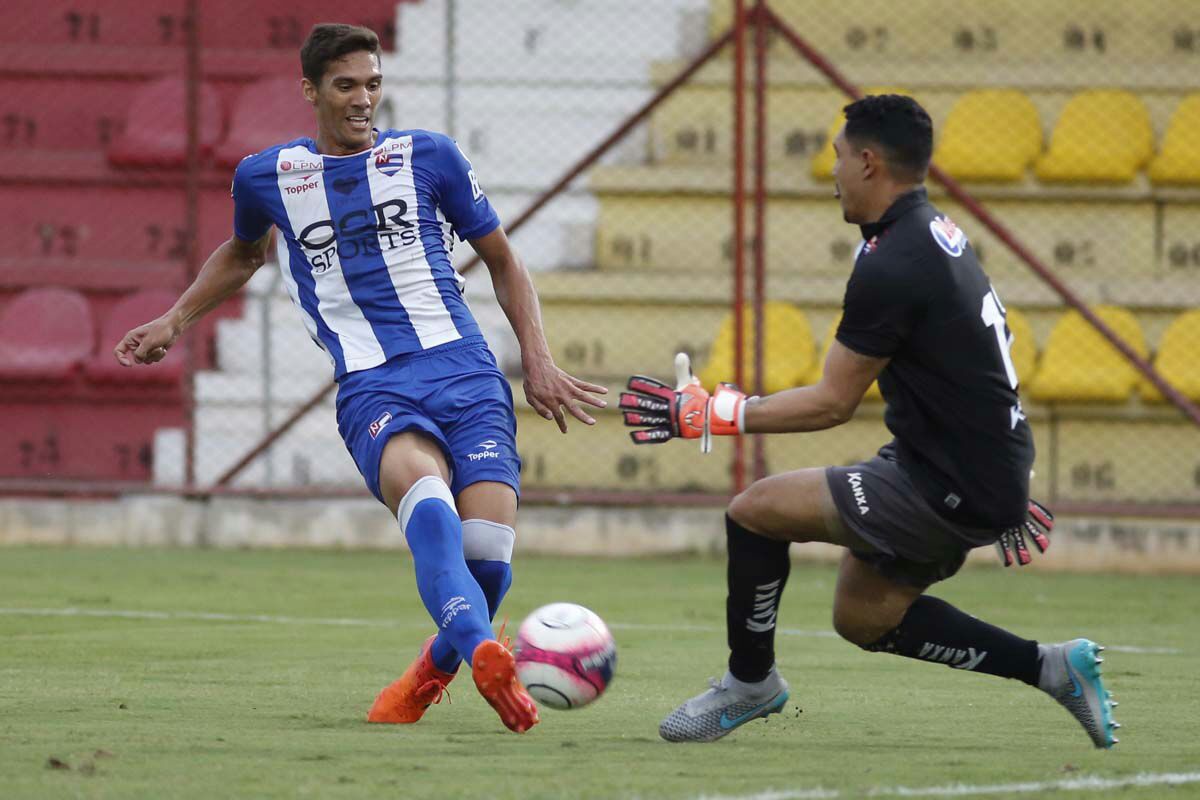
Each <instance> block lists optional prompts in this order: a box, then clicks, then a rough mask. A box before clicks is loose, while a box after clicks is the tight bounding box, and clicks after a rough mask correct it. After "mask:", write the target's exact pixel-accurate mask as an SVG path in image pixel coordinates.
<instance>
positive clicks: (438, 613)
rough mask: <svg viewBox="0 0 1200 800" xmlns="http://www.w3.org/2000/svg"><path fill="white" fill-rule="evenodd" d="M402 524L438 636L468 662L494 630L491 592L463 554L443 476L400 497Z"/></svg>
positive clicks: (419, 483)
mask: <svg viewBox="0 0 1200 800" xmlns="http://www.w3.org/2000/svg"><path fill="white" fill-rule="evenodd" d="M398 516H399V518H400V527H401V529H402V530H403V531H404V536H405V538H406V539H407V540H408V549H409V550H411V551H412V556H413V566H414V567H415V569H416V573H417V591H418V592H419V593H420V595H421V601H422V602H423V603H424V604H425V609H426V610H427V611H428V612H429V615H430V616H431V617H433V620H434V622H435V623H437V625H438V637H439V639H440V638H442V637H445V638H446V639H447V640H448V642H449V644H450V646H451V647H453V648H454V650H455V651H457V653H458V655H459V656H461V657H462V658H464V659H465V660H466V661H467V662H468V663H470V660H471V654H472V653H474V652H475V648H476V647H478V646H479V644H480V643H481V642H483V641H485V640H487V639H493V638H495V637H494V636H493V635H492V626H491V623H490V620H489V617H488V606H487V598H485V597H484V594H483V591H482V590H481V589H480V588H479V583H478V582H477V581H476V580H475V578H474V577H472V575H471V572H470V570H468V569H467V564H466V561H465V559H464V558H463V545H462V522H461V520H459V518H458V514H457V512H456V511H455V509H454V498H453V496H451V494H450V489H449V487H447V486H446V484H445V482H444V481H442V480H441V479H440V478H434V477H432V476H428V477H424V478H421V479H420V480H418V481H417V482H416V483H414V484H413V485H412V488H410V489H409V490H408V493H407V494H406V495H405V496H404V499H403V500H401V501H400V513H399V515H398Z"/></svg>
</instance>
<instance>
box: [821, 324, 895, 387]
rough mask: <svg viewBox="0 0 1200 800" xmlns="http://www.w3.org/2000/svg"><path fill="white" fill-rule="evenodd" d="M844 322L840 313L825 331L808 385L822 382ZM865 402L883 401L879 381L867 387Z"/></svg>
mask: <svg viewBox="0 0 1200 800" xmlns="http://www.w3.org/2000/svg"><path fill="white" fill-rule="evenodd" d="M841 321H842V312H840V311H839V312H838V313H837V316H835V317H834V318H833V321H832V322H830V323H829V328H828V329H827V330H826V331H825V338H824V339H822V340H821V355H820V357H819V358H817V360H816V361H814V362H813V369H812V372H811V373H809V376H808V380H807V381H805V382H806V383H810V384H811V383H817V382H818V381H820V380H821V375H822V373H823V372H824V371H825V359H827V358H829V349H830V348H831V347H833V340H834V339H835V338H836V337H837V329H838V325H839V324H841ZM863 399H864V400H882V399H883V395H882V394H881V393H880V391H879V381H872V382H871V385H870V386H869V387H867V393H866V394H865V395H863Z"/></svg>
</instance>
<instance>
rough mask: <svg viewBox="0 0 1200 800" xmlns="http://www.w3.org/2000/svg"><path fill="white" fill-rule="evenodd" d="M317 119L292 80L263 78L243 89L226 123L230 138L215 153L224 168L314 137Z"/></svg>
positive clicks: (297, 79) (293, 79)
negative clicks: (261, 151)
mask: <svg viewBox="0 0 1200 800" xmlns="http://www.w3.org/2000/svg"><path fill="white" fill-rule="evenodd" d="M315 130H316V118H315V117H314V116H313V109H312V106H311V105H309V104H308V102H307V101H306V100H305V99H304V95H303V94H301V92H300V79H299V78H297V77H295V76H286V77H278V78H264V79H262V80H261V81H255V82H254V83H251V84H249V85H247V86H246V87H245V88H243V89H242V91H241V93H240V94H239V95H238V97H237V100H236V101H235V102H234V106H233V113H232V114H231V115H230V119H229V135H228V136H227V137H225V140H224V141H223V142H221V145H220V146H219V147H218V148H217V151H216V161H217V163H218V164H220V165H221V166H223V167H236V166H237V165H238V162H239V161H241V160H242V159H243V158H245V157H246V156H248V155H250V154H251V153H257V152H259V151H260V150H265V149H266V148H268V147H271V146H273V145H277V144H280V143H282V142H288V141H291V140H292V139H297V138H299V137H301V136H308V135H311V134H313V132H314V131H315Z"/></svg>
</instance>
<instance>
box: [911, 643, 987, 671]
mask: <svg viewBox="0 0 1200 800" xmlns="http://www.w3.org/2000/svg"><path fill="white" fill-rule="evenodd" d="M987 654H988V651H987V650H983V651H980V652H976V650H975V648H974V647H968V648H967V649H966V650H960V649H959V648H957V647H946V646H945V645H940V644H934V643H933V642H925V644H923V645H921V650H920V652H918V653H917V658H923V659H925V660H926V661H936V662H937V663H939V664H949V665H950V666H952V667H954V668H955V669H975V668H976V667H978V666H979V665H980V664H982V663H983V660H984V659H985V658H987Z"/></svg>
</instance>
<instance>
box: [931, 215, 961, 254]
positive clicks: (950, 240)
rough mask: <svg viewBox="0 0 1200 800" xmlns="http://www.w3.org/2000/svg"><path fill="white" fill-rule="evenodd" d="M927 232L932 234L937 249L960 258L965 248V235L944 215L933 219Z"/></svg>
mask: <svg viewBox="0 0 1200 800" xmlns="http://www.w3.org/2000/svg"><path fill="white" fill-rule="evenodd" d="M929 232H930V233H932V234H933V240H934V241H935V242H937V244H938V247H940V248H942V249H943V250H945V251H946V252H947V253H949V254H950V255H952V256H954V257H955V258H958V257H959V256H961V255H962V254H963V251H964V250H966V248H967V235H966V234H965V233H963V231H962V228H960V227H958V226H957V225H955V224H954V220H952V219H950V218H949V217H947V216H946V215H945V214H943V215H942V216H940V217H934V219H933V222H930V223H929Z"/></svg>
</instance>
